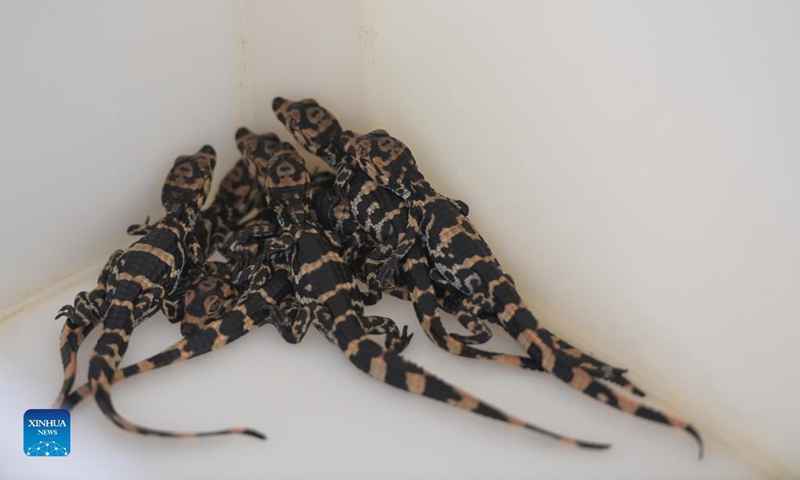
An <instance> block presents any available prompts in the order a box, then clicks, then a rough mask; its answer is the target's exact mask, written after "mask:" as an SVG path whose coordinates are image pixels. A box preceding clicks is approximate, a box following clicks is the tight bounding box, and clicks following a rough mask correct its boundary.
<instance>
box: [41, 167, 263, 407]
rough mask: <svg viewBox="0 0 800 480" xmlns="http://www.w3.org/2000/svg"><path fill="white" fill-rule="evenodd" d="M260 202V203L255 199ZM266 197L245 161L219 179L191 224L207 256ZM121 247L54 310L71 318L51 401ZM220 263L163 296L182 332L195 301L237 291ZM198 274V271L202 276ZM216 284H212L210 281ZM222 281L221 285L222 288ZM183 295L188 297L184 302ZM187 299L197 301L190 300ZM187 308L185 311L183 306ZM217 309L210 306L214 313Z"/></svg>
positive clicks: (72, 363) (70, 368) (98, 306)
mask: <svg viewBox="0 0 800 480" xmlns="http://www.w3.org/2000/svg"><path fill="white" fill-rule="evenodd" d="M259 202H260V203H259ZM263 203H264V194H263V192H261V190H260V188H259V186H258V183H256V182H255V180H254V179H253V178H252V177H251V176H250V173H249V172H248V170H247V164H246V163H245V162H244V161H243V160H240V161H239V162H238V163H237V164H236V165H235V166H234V167H233V168H232V169H231V170H230V171H229V172H228V174H227V175H225V177H224V178H223V179H222V182H221V183H220V187H219V190H218V192H217V194H216V196H215V197H214V202H212V204H211V206H210V207H209V208H207V209H205V210H203V211H201V212H200V214H199V215H198V216H197V220H196V222H195V227H194V235H195V238H196V239H197V241H198V243H199V244H200V248H201V249H202V250H203V251H205V253H206V257H208V256H210V255H211V254H212V253H213V252H214V250H215V249H218V248H219V247H220V246H221V245H222V244H223V243H224V242H225V240H226V239H227V237H228V235H229V234H230V233H231V231H233V230H234V229H235V228H236V226H237V223H238V222H239V220H240V219H241V218H242V217H243V216H245V215H247V214H248V213H249V212H250V211H251V210H252V209H254V208H257V207H259V206H261V205H263ZM147 223H148V222H147V221H146V222H145V224H144V225H131V226H130V227H129V229H128V233H130V234H134V235H143V234H145V233H146V232H147V228H148V225H147ZM122 252H123V251H122V250H117V251H116V252H114V254H113V255H112V256H111V258H110V259H109V261H108V262H107V263H106V265H105V267H104V268H103V270H102V272H101V274H100V277H99V278H98V281H97V286H96V288H95V289H94V290H92V291H90V292H80V293H79V294H78V295H77V296H76V297H75V302H74V305H65V306H64V307H63V308H62V309H61V311H60V312H59V313H58V315H57V316H56V319H58V318H61V317H67V318H72V322H67V323H65V325H64V328H63V329H62V331H61V339H60V352H61V360H62V365H63V370H64V381H63V384H62V388H61V392H59V395H58V398H57V399H56V402H55V404H56V405H60V404H61V402H62V401H63V400H64V397H65V396H66V395H67V394H68V393H69V391H70V390H71V389H72V386H73V384H74V383H75V372H76V366H77V358H78V350H79V349H80V346H81V344H82V343H83V341H84V340H85V338H86V336H87V335H88V334H89V333H90V332H91V331H92V330H93V329H94V327H95V326H96V325H97V324H98V323H99V322H100V319H101V317H102V315H103V314H104V307H105V301H104V300H105V283H106V280H107V279H108V276H109V274H110V272H111V269H112V268H113V264H114V260H116V258H117V257H118V256H119V255H120V254H122ZM217 265H218V264H216V263H212V264H209V265H206V267H209V268H213V269H214V270H215V271H214V272H213V273H212V274H210V275H207V276H206V275H202V272H194V273H196V274H194V275H193V274H190V273H189V272H186V273H184V275H183V276H182V278H181V280H180V286H179V287H178V288H177V289H176V291H175V292H174V293H173V294H172V295H170V296H168V297H167V298H166V299H165V301H164V308H163V310H164V314H165V315H166V317H167V319H168V320H169V321H170V323H177V322H180V323H181V333H182V334H183V335H184V336H186V335H188V333H189V332H191V331H192V330H193V328H196V326H197V325H198V323H197V322H198V315H196V314H193V313H192V311H194V312H197V310H198V305H196V304H197V302H198V301H206V302H209V306H213V305H215V303H214V302H217V303H216V304H217V305H218V306H219V307H220V310H221V309H222V307H223V304H222V303H220V302H228V301H231V300H232V298H231V296H232V295H233V294H235V293H236V292H235V291H234V290H233V289H231V288H228V284H227V282H224V283H221V282H220V276H222V275H223V274H224V271H225V267H224V265H223V266H222V267H221V268H215V267H216V266H217ZM201 275H202V276H201ZM212 283H213V285H214V286H215V287H216V288H212V286H211V284H212ZM197 285H204V286H205V287H206V288H204V289H198V288H194V287H196V286H197ZM223 287H224V291H223ZM184 291H186V292H187V293H190V292H194V293H198V294H201V295H202V298H198V299H195V298H188V297H185V296H184V294H183V292H184ZM184 299H185V300H187V301H188V302H190V303H189V304H184ZM191 302H194V303H195V304H194V305H192V304H191ZM187 309H188V311H187ZM216 313H217V312H212V314H216ZM76 324H83V325H85V326H83V327H74V325H76Z"/></svg>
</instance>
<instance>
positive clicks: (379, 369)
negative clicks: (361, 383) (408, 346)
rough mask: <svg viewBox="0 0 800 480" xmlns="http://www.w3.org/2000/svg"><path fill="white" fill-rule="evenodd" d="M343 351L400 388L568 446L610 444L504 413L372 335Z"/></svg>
mask: <svg viewBox="0 0 800 480" xmlns="http://www.w3.org/2000/svg"><path fill="white" fill-rule="evenodd" d="M344 351H345V354H346V355H347V356H348V358H349V359H350V361H351V362H352V363H353V364H354V365H355V366H356V367H357V368H358V369H359V370H361V371H363V372H365V373H367V374H368V375H370V376H372V377H374V378H376V379H378V380H380V381H381V382H383V383H386V384H389V385H391V386H393V387H396V388H399V389H401V390H405V391H408V392H411V393H413V394H416V395H422V396H425V397H428V398H432V399H434V400H437V401H440V402H443V403H448V404H450V405H453V406H454V407H457V408H461V409H463V410H467V411H470V412H473V413H475V414H478V415H483V416H485V417H489V418H493V419H495V420H499V421H501V422H505V423H510V424H512V425H517V426H520V427H523V428H526V429H528V430H532V431H534V432H537V433H540V434H542V435H546V436H548V437H550V438H553V439H555V440H558V441H560V442H563V443H566V444H568V445H572V446H577V447H582V448H591V449H607V448H609V447H610V446H611V445H609V444H605V443H595V442H587V441H583V440H576V439H572V438H569V437H565V436H563V435H559V434H557V433H554V432H551V431H549V430H546V429H544V428H541V427H537V426H536V425H532V424H530V423H527V422H525V421H523V420H521V419H519V418H517V417H514V416H511V415H509V414H507V413H504V412H503V411H501V410H498V409H497V408H495V407H493V406H491V405H489V404H487V403H485V402H483V401H481V400H480V399H478V398H477V397H475V396H473V395H472V394H470V393H468V392H466V391H464V390H461V389H459V388H457V387H454V386H451V385H449V384H448V383H446V382H444V381H443V380H441V379H439V378H437V377H436V376H434V375H432V374H430V373H428V372H427V371H425V370H424V369H423V368H421V367H419V366H418V365H416V364H414V363H412V362H410V361H408V360H407V359H405V358H403V357H402V356H400V355H398V354H395V353H392V352H389V351H387V350H386V349H385V348H383V347H382V346H381V345H380V344H378V343H376V342H374V341H373V340H371V339H370V338H367V337H362V338H357V339H355V340H352V341H351V342H350V343H349V344H348V345H347V347H346V349H344Z"/></svg>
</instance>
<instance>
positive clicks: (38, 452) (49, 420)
mask: <svg viewBox="0 0 800 480" xmlns="http://www.w3.org/2000/svg"><path fill="white" fill-rule="evenodd" d="M22 421H23V427H22V428H23V432H24V437H23V444H22V449H23V451H24V452H25V455H27V456H29V457H66V456H67V455H69V452H70V451H71V450H70V444H69V411H68V410H63V409H40V410H37V409H32V410H28V411H27V412H25V415H24V416H23V417H22Z"/></svg>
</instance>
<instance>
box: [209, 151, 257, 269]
mask: <svg viewBox="0 0 800 480" xmlns="http://www.w3.org/2000/svg"><path fill="white" fill-rule="evenodd" d="M263 205H264V192H262V191H261V189H260V188H259V186H258V183H257V182H256V181H255V179H254V178H253V177H251V176H250V172H249V171H248V169H247V163H246V162H245V161H244V160H243V159H240V160H239V161H238V162H236V165H234V166H233V168H232V169H231V170H230V171H229V172H228V173H227V175H225V177H224V178H223V179H222V182H221V183H220V185H219V190H218V191H217V194H216V195H215V196H214V201H213V202H212V203H211V205H210V206H209V207H208V208H207V209H205V210H203V211H202V212H200V214H199V215H198V217H197V223H196V225H195V236H196V237H197V240H198V241H199V242H200V246H201V247H202V248H203V250H205V252H206V254H207V255H211V254H212V253H213V252H214V250H217V249H219V248H220V247H222V246H223V245H224V243H225V241H226V240H227V238H228V235H229V234H230V233H232V232H234V231H235V230H236V229H237V227H238V224H239V222H240V221H241V220H242V218H243V217H244V216H245V215H247V214H248V213H250V212H251V211H252V210H253V209H256V208H259V207H263Z"/></svg>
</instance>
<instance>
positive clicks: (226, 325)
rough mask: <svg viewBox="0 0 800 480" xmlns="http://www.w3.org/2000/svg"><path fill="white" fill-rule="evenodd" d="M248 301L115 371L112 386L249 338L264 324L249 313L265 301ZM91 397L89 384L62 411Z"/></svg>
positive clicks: (68, 398)
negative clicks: (153, 353) (142, 358)
mask: <svg viewBox="0 0 800 480" xmlns="http://www.w3.org/2000/svg"><path fill="white" fill-rule="evenodd" d="M255 297H258V298H255ZM248 298H249V301H246V302H245V303H243V304H241V305H239V306H237V307H236V308H234V309H233V310H231V311H230V312H226V313H225V314H224V315H223V316H222V317H220V318H219V319H216V320H211V321H209V322H208V323H206V325H204V326H203V327H202V328H200V329H199V330H197V331H195V332H194V333H192V334H191V335H189V336H188V337H186V338H184V339H181V340H179V341H177V342H175V343H174V344H172V345H171V346H169V347H167V348H166V349H164V350H162V351H161V352H159V353H157V354H155V355H153V356H151V357H150V358H147V359H145V360H142V361H140V362H138V363H135V364H133V365H129V366H127V367H124V368H123V369H121V370H115V371H114V375H113V377H112V380H111V382H110V383H111V385H114V384H117V383H119V382H121V381H122V380H125V379H126V378H129V377H132V376H135V375H138V374H140V373H144V372H148V371H150V370H154V369H156V368H161V367H166V366H168V365H172V364H173V363H179V362H182V361H184V360H189V359H190V358H193V357H196V356H198V355H202V354H204V353H208V352H211V351H213V350H217V349H219V348H221V347H223V346H225V345H227V344H229V343H231V342H233V341H235V340H236V339H238V338H241V337H242V336H244V335H246V334H247V333H248V332H250V330H252V329H253V328H255V327H256V326H259V325H262V324H263V323H264V322H259V321H256V320H254V319H253V317H252V316H251V315H249V314H247V312H248V311H252V312H253V313H254V314H257V313H258V312H259V311H260V310H261V308H262V307H263V306H262V305H260V304H261V303H263V298H262V297H260V296H259V295H258V294H254V295H253V296H252V297H248ZM259 299H261V300H259ZM264 305H266V304H264ZM91 395H92V388H91V387H90V385H89V384H88V383H87V384H85V385H83V386H81V387H80V388H78V389H77V390H75V391H74V392H72V393H71V394H70V395H69V396H68V397H67V398H66V399H65V400H64V402H63V403H62V404H61V407H60V408H66V409H67V410H71V409H72V408H73V407H75V405H77V404H78V403H80V402H81V401H83V400H84V399H85V398H87V397H89V396H91Z"/></svg>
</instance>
